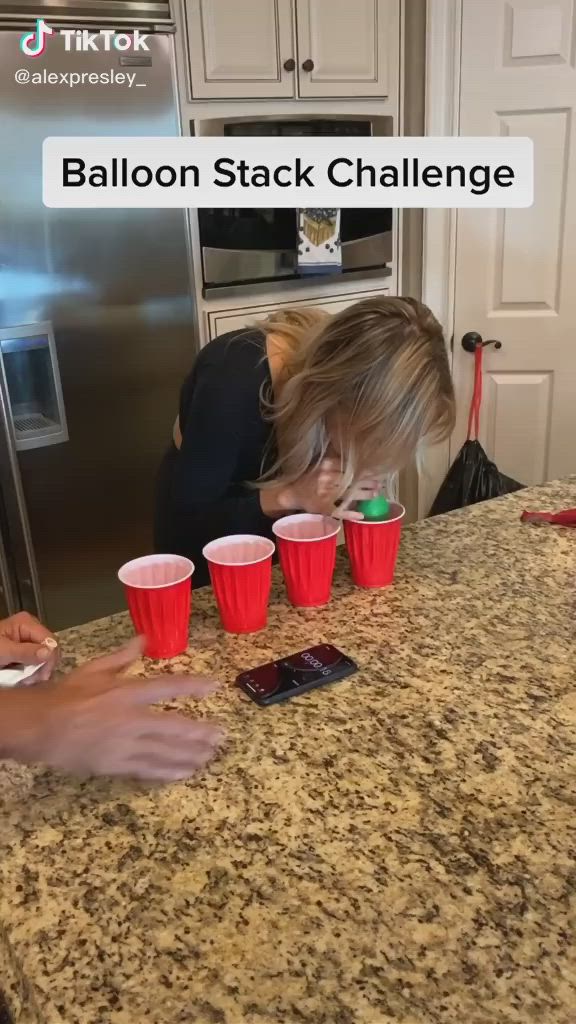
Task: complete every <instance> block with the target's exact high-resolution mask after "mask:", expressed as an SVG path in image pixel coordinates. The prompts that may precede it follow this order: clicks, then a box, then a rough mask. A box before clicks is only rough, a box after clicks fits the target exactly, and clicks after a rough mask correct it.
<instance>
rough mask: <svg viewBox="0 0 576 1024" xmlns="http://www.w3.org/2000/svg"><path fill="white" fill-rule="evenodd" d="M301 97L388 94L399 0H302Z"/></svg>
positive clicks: (299, 4)
mask: <svg viewBox="0 0 576 1024" xmlns="http://www.w3.org/2000/svg"><path fill="white" fill-rule="evenodd" d="M297 12H298V68H299V70H298V76H299V93H300V96H305V97H307V96H388V95H389V94H390V92H391V90H392V89H393V84H394V82H393V78H394V77H395V76H396V74H397V70H396V69H397V66H398V48H399V43H400V39H399V36H400V29H399V0H297Z"/></svg>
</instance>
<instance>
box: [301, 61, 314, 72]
mask: <svg viewBox="0 0 576 1024" xmlns="http://www.w3.org/2000/svg"><path fill="white" fill-rule="evenodd" d="M302 71H314V61H313V60H310V58H308V60H305V61H304V63H303V65H302Z"/></svg>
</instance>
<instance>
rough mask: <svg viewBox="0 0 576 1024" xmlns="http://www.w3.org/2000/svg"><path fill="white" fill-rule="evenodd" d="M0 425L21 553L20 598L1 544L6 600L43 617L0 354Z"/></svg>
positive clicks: (9, 508)
mask: <svg viewBox="0 0 576 1024" xmlns="http://www.w3.org/2000/svg"><path fill="white" fill-rule="evenodd" d="M0 428H1V430H2V434H3V436H4V438H5V442H4V448H5V455H6V459H5V461H6V464H7V465H6V470H5V471H4V472H5V473H6V475H7V480H6V489H5V493H4V504H5V506H6V516H7V520H8V521H7V524H6V526H7V529H8V531H9V533H10V548H11V550H15V551H17V553H18V556H19V557H18V558H17V560H16V568H15V575H16V584H17V587H18V591H19V596H18V599H15V596H14V587H13V585H12V584H10V572H9V566H8V561H7V559H6V557H5V548H4V545H2V548H4V550H3V551H2V555H3V556H4V557H1V558H0V575H1V576H2V580H3V582H4V574H5V573H6V574H7V580H8V582H9V584H10V585H9V593H10V595H11V600H10V602H9V601H8V593H7V594H6V597H7V601H6V603H7V605H8V608H9V611H10V613H12V612H14V611H17V610H19V608H22V609H24V610H26V611H29V612H31V613H32V614H34V615H36V616H37V617H38V618H39V619H41V620H43V618H44V610H43V606H42V594H41V590H40V580H39V577H38V570H37V567H36V559H35V556H34V547H33V544H32V534H31V532H30V522H29V519H28V510H27V507H26V498H25V495H24V488H23V486H22V477H21V475H20V466H19V464H18V454H17V448H16V437H15V432H14V422H13V419H12V409H11V404H10V394H9V391H8V383H7V380H6V369H5V366H4V359H3V357H0ZM3 475H4V474H3ZM10 485H11V486H12V490H13V493H12V494H10ZM17 605H18V606H19V608H18V607H17Z"/></svg>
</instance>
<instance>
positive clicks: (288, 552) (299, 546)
mask: <svg viewBox="0 0 576 1024" xmlns="http://www.w3.org/2000/svg"><path fill="white" fill-rule="evenodd" d="M272 529H273V531H274V534H275V535H276V537H277V540H278V554H279V557H280V565H281V566H282V572H283V573H284V580H285V582H286V590H287V591H288V599H289V601H290V603H291V604H292V605H294V607H295V608H321V607H323V606H324V605H326V604H328V602H329V600H330V595H331V593H332V578H333V576H334V566H335V564H336V539H337V537H338V533H339V530H340V523H339V522H338V521H337V520H336V519H331V518H329V517H328V516H317V515H311V514H309V513H302V514H300V515H296V516H284V518H283V519H278V521H277V522H276V523H274V526H273V527H272Z"/></svg>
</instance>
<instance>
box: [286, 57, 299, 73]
mask: <svg viewBox="0 0 576 1024" xmlns="http://www.w3.org/2000/svg"><path fill="white" fill-rule="evenodd" d="M295 67H296V61H295V60H294V57H288V60H285V61H284V71H294V68H295Z"/></svg>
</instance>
